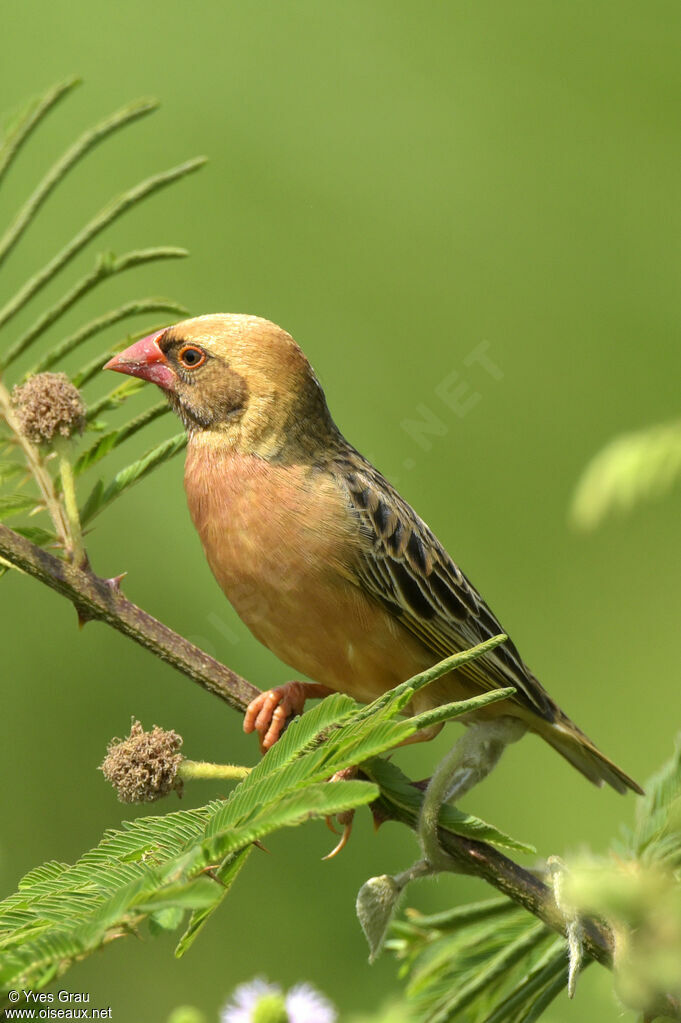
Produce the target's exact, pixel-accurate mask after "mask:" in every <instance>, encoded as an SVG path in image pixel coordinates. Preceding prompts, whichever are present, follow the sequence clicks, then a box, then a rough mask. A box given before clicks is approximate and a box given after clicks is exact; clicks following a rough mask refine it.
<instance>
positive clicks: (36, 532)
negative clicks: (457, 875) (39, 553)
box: [13, 526, 57, 547]
mask: <svg viewBox="0 0 681 1023" xmlns="http://www.w3.org/2000/svg"><path fill="white" fill-rule="evenodd" d="M13 529H14V532H15V533H18V534H19V536H23V537H25V538H26V539H27V540H30V541H31V543H34V544H37V546H38V547H47V546H48V544H51V543H56V541H57V534H56V533H53V532H51V531H50V530H49V529H43V528H42V527H41V526H13Z"/></svg>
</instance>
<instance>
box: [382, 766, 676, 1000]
mask: <svg viewBox="0 0 681 1023" xmlns="http://www.w3.org/2000/svg"><path fill="white" fill-rule="evenodd" d="M414 784H415V786H416V787H417V788H420V789H422V788H423V787H424V784H425V783H423V782H416V783H414ZM372 810H373V811H374V815H375V819H376V820H377V822H378V823H380V822H381V821H384V820H394V821H398V822H399V823H401V824H406V825H407V826H408V827H410V828H411V829H412V830H413V831H416V832H417V833H418V829H419V814H418V811H417V810H416V809H414V808H412V807H409V806H407V805H405V804H403V803H401V802H398V801H397V800H394V799H391V798H390V795H389V794H388V793H387V792H386V791H385V790H382V792H381V796H380V798H379V799H378V800H377V802H376V803H373V804H372ZM438 838H439V840H440V845H441V846H442V848H443V849H444V851H445V852H446V853H447V854H448V855H449V856H450V857H451V859H452V861H453V862H452V870H453V871H454V872H455V873H459V872H460V873H462V874H468V875H469V876H474V877H479V878H480V879H481V880H482V881H486V882H487V883H488V884H490V885H492V887H493V888H496V889H497V891H499V892H501V893H502V895H506V896H507V897H508V898H509V899H512V901H513V902H515V903H517V904H518V905H519V906H523V908H524V909H526V910H527V911H528V913H531V914H532V915H533V916H535V917H537V919H539V920H541V921H542V922H543V923H545V924H546V926H547V927H550V928H551V930H553V931H557V933H558V934H560V935H562V936H563V937H566V936H567V935H566V921H565V918H564V917H563V914H562V913H561V911H560V909H559V908H558V906H557V905H556V900H555V898H554V895H553V892H552V891H551V889H550V888H549V887H548V886H547V885H545V884H544V882H543V881H541V880H540V878H538V877H537V876H536V875H535V874H533V873H531V872H530V871H529V870H525V869H524V867H521V866H520V864H518V863H515V862H514V861H513V860H511V859H509V857H508V856H504V854H503V853H502V852H499V850H498V849H495V848H494V847H493V846H491V845H487V844H486V843H485V842H476V841H475V840H474V839H472V838H464V837H463V836H462V835H456V834H454V833H453V832H451V831H447V830H445V829H444V828H438ZM580 925H581V938H582V943H583V947H584V952H585V953H586V955H587V956H589V957H590V958H591V959H595V960H596V962H598V963H600V964H601V966H605V967H607V968H608V969H609V970H611V969H612V967H613V955H614V948H615V943H614V938H613V935H612V932H611V931H610V929H609V928H608V927H607V926H606V925H605V924H604V923H602V922H601V921H600V920H596V919H595V918H593V917H580ZM650 1011H651V1012H652V1013H653V1014H652V1015H649V1016H647V1017H646V1020H654V1019H657V1018H658V1017H663V1018H664V1019H674V1020H681V1005H680V1004H679V1002H678V1001H677V1000H676V999H675V998H673V997H671V996H669V995H667V996H662V997H661V998H660V1000H659V1002H658V1003H657V1004H656V1005H655V1006H652V1007H651V1010H650Z"/></svg>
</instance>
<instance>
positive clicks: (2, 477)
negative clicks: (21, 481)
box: [0, 462, 27, 483]
mask: <svg viewBox="0 0 681 1023" xmlns="http://www.w3.org/2000/svg"><path fill="white" fill-rule="evenodd" d="M26 471H27V470H26V466H25V465H22V464H21V462H0V483H6V482H7V480H11V479H14V477H15V476H21V475H23V474H25V473H26Z"/></svg>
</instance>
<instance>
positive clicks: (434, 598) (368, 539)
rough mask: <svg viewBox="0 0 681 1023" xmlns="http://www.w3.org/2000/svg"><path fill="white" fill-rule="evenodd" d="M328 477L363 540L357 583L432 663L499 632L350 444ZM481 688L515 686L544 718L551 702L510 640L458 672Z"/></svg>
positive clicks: (430, 537)
mask: <svg viewBox="0 0 681 1023" xmlns="http://www.w3.org/2000/svg"><path fill="white" fill-rule="evenodd" d="M334 475H336V479H337V482H338V484H339V485H340V486H341V487H342V488H343V489H344V490H345V491H346V493H347V495H348V498H349V501H350V504H351V507H352V508H353V509H354V511H355V513H356V514H357V516H358V518H359V522H360V527H361V529H362V531H363V533H364V539H365V543H364V544H363V545H362V553H361V554H360V556H359V558H358V563H357V565H356V566H355V572H356V575H357V582H358V583H359V584H360V585H361V586H362V587H363V588H364V589H365V590H366V591H367V592H368V593H370V594H371V595H372V596H373V597H374V598H376V599H377V600H379V601H381V603H382V604H384V605H385V606H387V607H388V608H389V609H390V611H391V612H392V613H393V614H394V615H395V616H396V617H397V618H398V619H399V620H400V622H401V623H402V625H403V626H404V627H405V628H407V629H408V630H409V631H410V632H411V633H412V634H413V635H414V636H416V637H417V638H418V639H420V640H421V642H422V643H423V644H424V645H425V646H426V647H427V648H428V649H429V650H432V652H433V662H435V661H437V660H441V659H442V658H444V657H447V656H448V655H449V654H452V653H456V652H457V651H460V650H465V649H467V648H469V647H471V646H474V645H475V644H476V643H480V642H482V641H483V640H485V639H489V638H490V637H491V636H496V635H498V634H499V633H500V632H504V629H503V628H502V626H501V625H500V623H499V622H498V621H497V619H496V618H495V616H494V615H493V614H492V612H491V611H490V609H489V608H488V607H487V605H486V604H485V602H484V600H483V599H482V597H481V596H480V594H479V593H478V592H477V590H476V589H475V587H474V586H472V585H471V583H470V582H469V581H468V579H467V578H466V577H465V575H464V574H463V572H461V570H460V569H459V568H458V566H457V565H455V564H454V562H453V561H452V559H451V558H450V557H449V555H448V554H447V552H446V550H445V549H444V547H443V546H442V544H441V543H440V542H439V540H438V539H437V537H436V536H435V535H434V534H433V533H432V532H431V530H430V529H429V528H428V526H427V525H426V524H425V522H423V521H422V520H421V519H420V518H419V517H418V515H417V514H416V512H415V511H414V510H413V509H412V508H411V507H410V505H408V504H407V502H406V501H404V500H403V499H402V498H401V497H400V495H399V494H398V493H397V492H396V491H395V490H394V489H393V487H391V486H390V484H389V483H388V482H387V480H385V479H384V477H383V476H381V474H380V473H379V472H378V470H376V469H375V468H374V467H373V466H372V465H371V464H370V463H369V462H367V461H366V460H365V459H364V458H363V457H362V456H361V455H360V454H359V453H358V452H355V451H354V450H353V449H350V450H349V451H348V452H347V455H339V456H338V457H337V459H336V461H335V463H334ZM460 670H461V671H462V672H464V673H465V674H466V676H467V677H468V678H469V679H470V680H471V682H473V683H474V684H475V685H477V686H479V687H480V688H481V689H496V688H501V687H504V686H509V685H513V686H515V687H516V690H517V691H516V695H515V696H514V700H516V701H517V702H519V703H522V704H523V705H524V706H526V707H527V708H528V709H530V710H532V711H534V712H535V713H536V714H539V715H540V716H541V717H543V718H548V719H549V720H551V719H552V718H553V716H554V715H553V703H552V701H551V700H550V698H549V697H548V694H547V693H546V692H545V690H544V689H543V687H542V686H541V685H540V683H539V682H538V681H537V679H535V678H534V676H533V675H532V673H531V672H530V671H529V669H528V668H527V667H526V666H525V664H524V663H523V661H522V659H521V657H520V655H519V653H518V651H517V650H516V648H515V646H514V644H513V643H512V642H511V641H510V640H508V641H507V642H506V643H503V644H502V645H501V646H499V647H497V648H496V650H494V651H492V652H491V653H490V654H487V655H486V656H485V657H484V658H481V659H478V660H475V661H471V662H470V663H469V664H467V665H466V666H465V667H464V668H463V669H460Z"/></svg>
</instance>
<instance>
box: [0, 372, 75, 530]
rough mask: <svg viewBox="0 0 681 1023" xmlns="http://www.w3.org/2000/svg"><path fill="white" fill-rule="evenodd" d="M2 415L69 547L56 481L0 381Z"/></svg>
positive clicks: (0, 413)
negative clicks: (23, 427)
mask: <svg viewBox="0 0 681 1023" xmlns="http://www.w3.org/2000/svg"><path fill="white" fill-rule="evenodd" d="M0 415H1V416H2V417H3V418H4V420H5V422H6V423H7V425H8V426H9V428H10V430H11V431H12V433H13V434H14V436H15V438H16V440H17V442H18V443H19V445H20V447H21V449H22V450H23V452H24V456H25V458H26V462H27V463H28V467H29V469H30V471H31V475H32V476H33V478H34V480H35V481H36V483H37V485H38V489H39V490H40V493H41V494H42V498H43V501H44V502H45V507H46V509H47V511H48V513H49V516H50V518H51V519H52V522H53V524H54V529H55V532H56V534H57V537H58V538H59V542H60V543H61V544H62V546H63V547H64V548H67V547H69V546H70V543H71V538H70V535H69V523H68V521H67V519H66V517H65V515H64V509H63V508H62V506H61V503H60V502H59V499H58V498H57V495H56V492H55V489H54V481H53V480H52V477H51V476H50V474H49V472H48V470H47V469H46V468H45V463H44V461H43V459H42V457H41V455H40V452H39V451H38V448H37V447H36V446H35V445H34V444H32V443H31V441H30V440H29V439H28V437H26V436H25V435H24V433H23V431H22V429H21V426H20V425H19V421H18V419H17V418H16V416H15V415H14V409H13V408H12V399H11V397H10V393H9V391H8V390H7V388H6V387H5V386H4V384H2V383H0Z"/></svg>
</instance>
